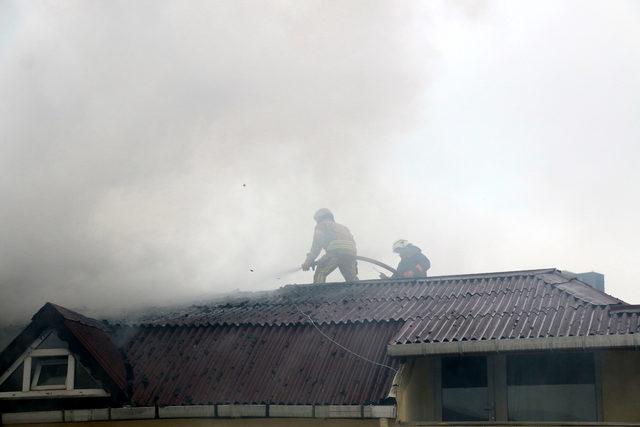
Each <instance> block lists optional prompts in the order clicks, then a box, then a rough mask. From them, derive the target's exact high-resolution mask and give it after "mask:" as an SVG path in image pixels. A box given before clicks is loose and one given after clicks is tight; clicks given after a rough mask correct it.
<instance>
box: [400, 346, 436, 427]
mask: <svg viewBox="0 0 640 427" xmlns="http://www.w3.org/2000/svg"><path fill="white" fill-rule="evenodd" d="M435 363H436V360H435V358H433V357H419V358H415V359H410V360H409V361H407V362H406V363H405V364H404V366H403V368H402V373H401V376H400V384H399V388H398V391H397V394H396V403H397V417H398V421H399V422H406V421H415V420H435V419H436V408H437V406H438V403H437V402H436V398H435V396H433V395H432V393H431V392H432V391H433V390H434V389H435V387H436V386H437V384H436V380H437V379H436V378H435V375H434V374H435V373H436V366H435Z"/></svg>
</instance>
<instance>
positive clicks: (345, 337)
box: [126, 322, 401, 405]
mask: <svg viewBox="0 0 640 427" xmlns="http://www.w3.org/2000/svg"><path fill="white" fill-rule="evenodd" d="M400 326H401V325H400V324H399V323H394V322H382V323H372V322H365V323H357V324H355V323H349V324H340V325H325V326H322V331H323V332H324V333H325V334H327V335H329V336H330V337H331V338H332V339H334V340H335V341H337V342H339V343H341V344H344V345H347V346H348V347H349V349H350V350H352V351H354V352H356V353H358V354H359V355H361V356H363V357H365V358H367V359H370V360H371V361H372V362H375V363H379V364H387V365H392V367H393V368H397V366H398V362H397V361H395V360H391V359H390V358H389V357H388V356H387V354H386V345H387V343H388V342H389V340H390V339H391V338H392V337H393V335H395V334H396V333H397V331H398V329H399V327H400ZM126 353H127V356H128V358H129V360H130V362H131V364H132V366H133V371H134V377H135V378H136V382H135V386H134V391H133V402H134V404H136V405H153V404H154V402H156V399H157V402H158V403H159V404H160V405H184V404H211V403H221V404H224V403H249V404H250V403H271V404H336V405H340V404H365V403H377V402H380V401H382V400H383V399H385V398H386V397H387V393H388V392H389V390H390V389H391V385H392V381H393V377H394V374H395V372H394V371H393V369H390V368H387V367H383V366H380V365H376V364H374V363H371V362H368V361H365V360H363V359H361V358H359V357H357V356H354V355H353V354H352V353H349V352H347V351H345V350H344V349H343V348H340V347H339V346H337V345H336V344H334V343H332V342H331V341H329V340H327V339H326V338H324V337H323V336H322V335H321V334H319V333H318V332H317V331H316V330H315V329H314V327H313V326H311V325H297V326H254V325H247V326H208V327H166V328H149V327H143V328H140V330H139V332H138V334H137V335H136V336H135V337H134V338H133V339H132V340H131V341H130V343H129V345H128V346H127V347H126Z"/></svg>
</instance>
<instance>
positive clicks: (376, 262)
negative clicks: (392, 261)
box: [311, 255, 396, 274]
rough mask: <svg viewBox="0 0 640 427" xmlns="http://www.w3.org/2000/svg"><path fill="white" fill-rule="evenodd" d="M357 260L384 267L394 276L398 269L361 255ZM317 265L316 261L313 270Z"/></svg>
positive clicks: (312, 266) (357, 256)
mask: <svg viewBox="0 0 640 427" xmlns="http://www.w3.org/2000/svg"><path fill="white" fill-rule="evenodd" d="M356 259H357V260H358V261H364V262H368V263H370V264H373V265H377V266H378V267H382V268H384V269H385V270H389V271H390V272H391V273H393V274H395V273H396V269H395V268H393V267H391V266H390V265H387V264H385V263H384V262H380V261H378V260H377V259H373V258H368V257H366V256H360V255H356ZM317 265H318V262H317V261H314V262H313V263H312V264H311V268H312V269H314V270H315V268H316V266H317ZM378 271H379V270H378Z"/></svg>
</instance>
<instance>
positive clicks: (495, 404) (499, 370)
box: [430, 350, 603, 422]
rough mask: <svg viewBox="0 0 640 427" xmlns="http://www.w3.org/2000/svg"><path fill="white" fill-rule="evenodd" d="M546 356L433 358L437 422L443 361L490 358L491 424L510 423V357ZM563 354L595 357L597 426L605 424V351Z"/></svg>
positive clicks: (439, 411)
mask: <svg viewBox="0 0 640 427" xmlns="http://www.w3.org/2000/svg"><path fill="white" fill-rule="evenodd" d="M535 353H546V352H544V351H518V352H506V353H494V354H486V353H485V354H482V353H468V354H459V355H457V354H443V355H438V356H435V357H434V362H435V363H434V364H433V367H434V371H435V372H434V376H433V381H432V382H431V384H430V386H431V387H433V388H434V389H433V393H431V396H432V397H433V402H434V409H435V414H434V415H435V421H439V422H444V421H443V420H442V359H443V358H444V357H451V356H485V357H486V358H487V393H488V395H489V407H490V412H489V414H490V416H489V421H488V422H496V421H497V422H510V421H509V411H508V403H509V402H508V399H507V356H511V355H517V354H535ZM561 353H592V354H593V357H594V370H595V372H594V385H595V392H596V422H602V420H603V409H602V377H601V369H602V351H598V350H595V351H561Z"/></svg>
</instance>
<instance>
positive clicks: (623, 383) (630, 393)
mask: <svg viewBox="0 0 640 427" xmlns="http://www.w3.org/2000/svg"><path fill="white" fill-rule="evenodd" d="M600 360H601V365H600V366H601V369H600V381H601V384H602V388H601V396H602V398H601V399H602V415H603V420H604V421H627V422H640V351H633V350H629V351H624V350H612V351H606V352H603V353H602V354H601V357H600Z"/></svg>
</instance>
